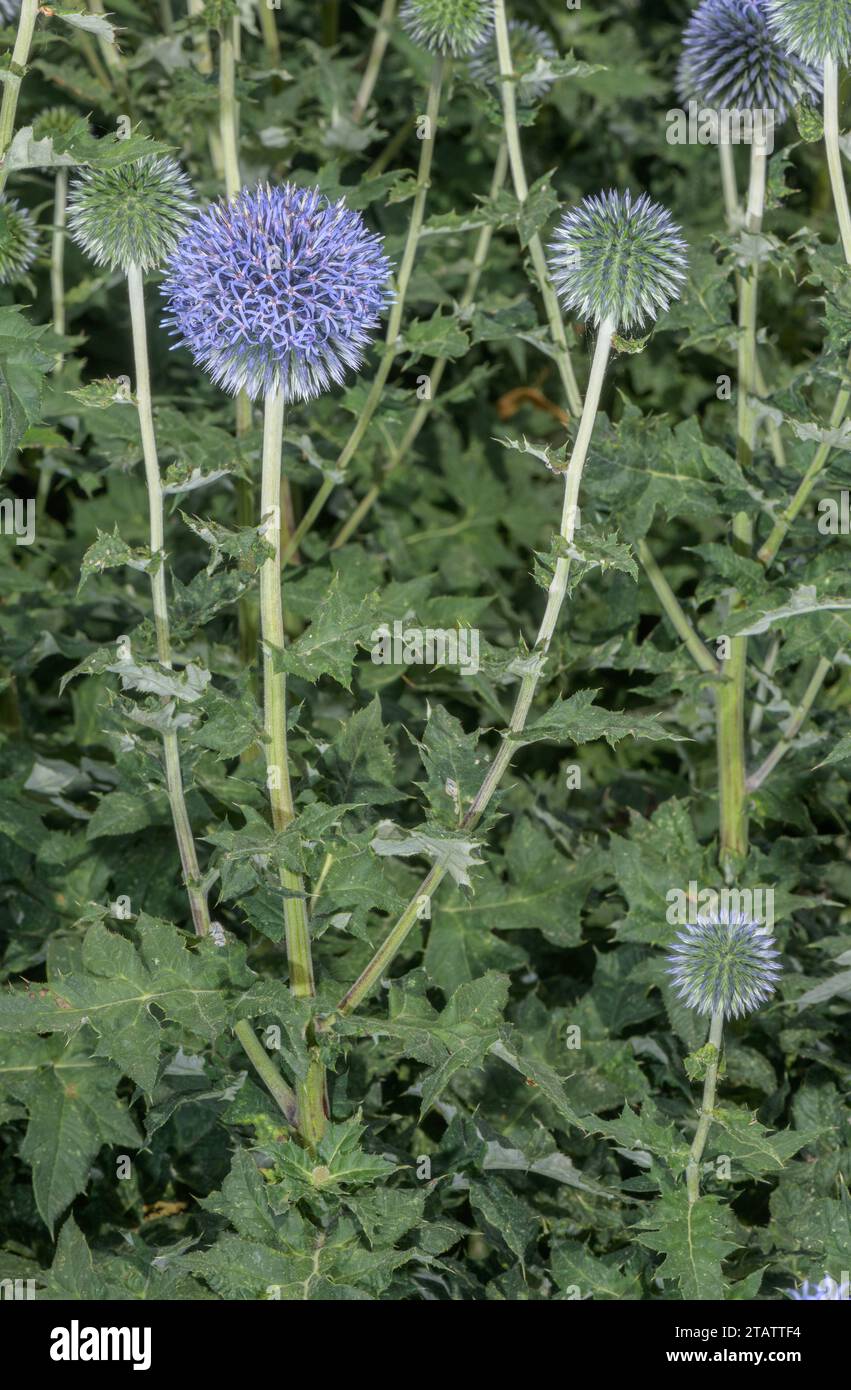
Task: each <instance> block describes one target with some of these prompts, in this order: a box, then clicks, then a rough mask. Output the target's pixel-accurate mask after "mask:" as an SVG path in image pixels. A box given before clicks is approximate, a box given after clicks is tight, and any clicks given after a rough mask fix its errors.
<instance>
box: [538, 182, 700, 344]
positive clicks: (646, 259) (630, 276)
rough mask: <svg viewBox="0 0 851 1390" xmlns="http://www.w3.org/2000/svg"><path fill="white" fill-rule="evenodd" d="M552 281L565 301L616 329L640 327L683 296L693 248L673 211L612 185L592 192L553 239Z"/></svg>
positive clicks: (560, 227)
mask: <svg viewBox="0 0 851 1390" xmlns="http://www.w3.org/2000/svg"><path fill="white" fill-rule="evenodd" d="M550 249H551V252H552V255H551V258H550V267H551V270H552V278H553V283H554V284H555V287H556V290H557V291H558V294H559V297H560V299H561V301H562V303H563V304H564V306H565V308H567V309H569V310H572V311H575V312H577V313H578V314H579V315H580V316H581V317H582V318H583V319H592V320H593V321H594V323H597V324H599V323H601V322H602V321H603V320H607V321H611V322H612V323H613V324H614V331H617V330H619V329H623V330H625V331H627V332H628V331H629V330H631V329H636V328H641V327H643V325H644V324H645V323H647V321H648V320H651V321H652V320H654V319H656V317H657V316H658V314H659V312H660V311H661V310H663V309H667V308H668V305H669V304H670V303H671V301H672V300H673V299H677V298H678V297H679V294H680V291H681V289H682V285H683V282H684V280H685V277H686V265H687V255H688V252H687V247H686V244H685V242H684V241H683V238H682V236H681V235H680V229H679V227H678V226H676V224H675V223H674V220H673V218H672V217H671V214H670V213H669V212H668V211H667V210H666V209H665V208H663V207H661V206H660V205H659V204H658V203H652V202H651V201H650V199H649V198H648V196H647V194H646V193H643V194H642V195H641V197H640V198H638V199H636V200H635V201H633V197H632V194H631V193H630V192H626V193H618V192H617V191H615V190H613V189H610V190H609V191H608V192H606V193H598V194H596V195H594V196H593V197H590V198H585V199H583V201H582V202H581V203H580V204H579V205H578V206H577V207H575V208H572V209H571V210H570V212H568V213H567V214H566V215H565V216H564V217H563V218H562V220H561V222H560V223H559V226H558V228H557V231H556V234H555V238H554V240H553V241H552V243H551V248H550Z"/></svg>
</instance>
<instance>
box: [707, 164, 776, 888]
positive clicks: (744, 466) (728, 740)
mask: <svg viewBox="0 0 851 1390" xmlns="http://www.w3.org/2000/svg"><path fill="white" fill-rule="evenodd" d="M766 169H767V151H766V149H765V146H764V145H761V144H757V143H754V144H753V145H752V146H751V166H750V181H749V185H748V203H747V208H746V212H745V229H746V231H747V232H748V233H749V235H750V236H752V237H757V236H758V235H759V233H760V232H761V230H762V219H763V213H764V209H765V181H766ZM758 295H759V262H758V260H757V259H756V257H754V258H753V260H752V261H751V263H750V265H749V266H748V267H747V270H746V271H745V272H744V273H743V274H742V275H741V276H740V278H739V337H738V365H739V370H738V389H737V395H736V400H737V426H736V460H737V462H738V465H739V468H740V469H741V471H742V473H743V474H744V476H745V477H746V478H747V477H748V476H749V475H750V472H751V468H752V464H753V457H754V448H755V443H756V411H755V409H754V397H755V396H756V389H757V372H756V326H757V307H758ZM752 545H753V522H752V521H751V518H750V516H749V515H748V514H747V512H740V513H739V514H738V515H737V516H735V517H734V518H733V546H734V549H735V550H736V551H737V552H738V553H739V554H740V555H746V556H749V555H750V553H751V548H752ZM738 604H739V597H738V595H737V594H735V593H734V594H732V595H731V598H730V611H731V613H733V612H734V611H735V609H736V607H737V605H738ZM747 652H748V644H747V638H746V637H731V638H730V655H729V657H728V659H727V660H726V661H725V662H724V666H723V676H724V679H723V681H722V683H721V684H720V685H719V688H718V691H717V706H716V711H717V733H718V803H719V859H720V863H721V868H722V870H723V872H724V875H725V877H726V878H727V880H728V881H732V879H733V878H734V877H735V873H736V870H737V868H738V865H739V864H740V862H741V860H742V859H744V857H745V856H746V854H747V850H748V810H747V807H748V801H747V788H746V785H745V779H746V768H745V703H746V696H745V681H746V676H747Z"/></svg>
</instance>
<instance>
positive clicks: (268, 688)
mask: <svg viewBox="0 0 851 1390" xmlns="http://www.w3.org/2000/svg"><path fill="white" fill-rule="evenodd" d="M389 275H390V263H389V261H388V260H387V257H386V256H385V255H384V251H383V244H382V241H381V238H380V237H379V236H376V235H375V234H374V233H371V232H370V231H369V230H368V229H367V227H366V224H365V222H364V220H363V218H362V217H361V215H360V213H358V212H354V211H352V209H350V208H348V207H347V206H346V204H345V203H344V202H343V201H342V200H341V201H340V202H337V203H330V202H329V201H328V199H327V198H326V197H325V196H324V195H323V194H322V193H321V192H320V190H319V189H318V188H298V187H296V185H294V184H285V185H284V186H283V187H279V188H271V187H269V186H268V185H259V186H258V187H257V188H255V189H252V190H244V191H243V192H242V193H240V195H239V196H238V197H237V198H234V199H233V200H232V201H231V202H226V201H224V200H220V201H219V202H217V203H214V204H213V205H212V207H210V208H208V209H207V210H206V211H205V212H203V213H201V214H199V215H198V216H197V217H196V218H195V220H194V221H193V223H192V225H191V226H190V227H189V229H188V231H187V232H186V235H185V236H184V237H183V238H182V239H181V240H180V242H179V244H178V245H177V247H176V248H175V251H174V254H173V255H172V257H171V259H170V261H169V265H168V273H167V276H166V281H165V284H164V286H163V293H164V296H165V299H166V303H167V306H168V308H167V314H166V318H165V323H166V324H167V325H168V326H169V327H170V328H171V330H172V331H173V332H174V333H175V334H176V335H177V338H178V341H179V343H181V344H185V345H186V346H188V347H189V349H190V351H191V352H192V355H193V358H194V359H195V361H196V363H198V364H199V365H200V366H202V367H203V368H204V369H205V370H206V371H207V372H208V373H209V374H210V375H211V376H212V378H213V380H214V381H216V382H218V383H219V384H220V385H221V386H223V387H224V388H225V389H226V390H229V391H233V392H235V391H238V390H244V391H246V393H247V394H248V395H249V396H250V397H251V398H252V399H255V398H256V397H257V396H259V395H261V394H262V395H263V397H264V428H263V462H262V477H261V492H260V523H261V527H262V532H263V535H264V538H265V540H266V542H267V544H269V545H270V546H271V551H272V553H271V555H270V556H269V557H268V558H267V559H266V560H265V561H264V563H263V565H262V567H261V571H260V623H261V632H262V638H263V703H264V723H265V730H266V758H267V786H268V788H269V797H270V802H271V811H272V823H273V826H274V828H275V829H276V830H284V829H286V827H287V826H288V825H289V824H290V823H291V821H292V819H293V816H294V814H295V811H294V806H293V797H292V790H291V787H290V774H289V763H288V753H287V733H286V687H285V678H284V674H283V672H282V670H281V669H280V666H279V664H278V663H277V662H276V656H275V654H276V653H278V652H280V651H281V650H282V649H283V647H284V625H283V610H282V601H281V564H282V547H281V450H282V442H283V423H284V408H285V406H286V405H287V404H288V403H290V402H292V401H305V400H309V399H311V398H312V397H315V396H317V395H319V393H320V392H322V391H325V390H327V389H328V388H329V387H330V386H331V385H332V384H333V383H335V382H336V383H339V382H341V381H342V380H343V378H344V376H345V374H346V372H347V371H348V370H351V369H355V368H357V367H358V366H360V363H361V361H362V359H363V354H364V350H365V348H366V346H367V344H368V343H369V341H370V338H371V336H372V333H373V330H374V329H375V328H376V327H377V325H378V323H379V321H380V318H381V314H382V311H383V310H384V308H385V306H386V305H387V304H388V302H389V300H390V298H391V295H390V292H389V289H388V280H389ZM394 347H395V337H394ZM361 418H363V417H361ZM280 872H281V886H282V888H283V891H284V905H283V911H284V927H285V933H286V945H287V958H288V961H289V967H290V988H291V990H292V991H293V993H294V994H296V995H298V996H300V997H303V998H309V997H310V996H312V995H313V993H314V981H313V964H312V956H311V943H310V931H309V926H308V920H307V910H306V905H305V896H304V889H303V886H302V883H301V879H300V877H299V875H298V874H296V873H294V872H293V871H292V870H291V869H289V868H286V867H282V868H281V871H280ZM324 1089H325V1087H324V1072H323V1069H322V1066H321V1063H319V1062H317V1064H316V1066H315V1067H313V1068H311V1069H310V1071H309V1073H308V1076H307V1078H306V1079H305V1081H304V1082H303V1083H301V1084H300V1087H299V1093H298V1114H299V1128H300V1132H301V1134H302V1136H303V1138H304V1139H305V1140H306V1142H308V1143H309V1144H311V1145H315V1144H316V1143H318V1141H319V1139H320V1138H321V1135H322V1132H323V1129H324V1124H325V1114H324V1104H323V1100H324Z"/></svg>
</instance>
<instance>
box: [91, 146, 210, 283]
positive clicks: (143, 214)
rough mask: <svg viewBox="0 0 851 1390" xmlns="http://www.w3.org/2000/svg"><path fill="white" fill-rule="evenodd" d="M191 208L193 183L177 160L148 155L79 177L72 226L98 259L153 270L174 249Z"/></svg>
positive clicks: (111, 264) (125, 267)
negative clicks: (191, 183)
mask: <svg viewBox="0 0 851 1390" xmlns="http://www.w3.org/2000/svg"><path fill="white" fill-rule="evenodd" d="M192 211H193V195H192V188H191V185H190V183H189V180H188V179H187V177H186V175H185V174H184V172H183V170H182V169H181V167H180V165H179V164H178V163H177V160H175V159H172V158H171V157H170V156H168V155H165V156H155V155H145V156H143V157H142V158H141V159H136V160H134V161H133V162H132V163H130V164H120V165H118V166H117V168H114V169H87V170H86V171H85V172H84V173H83V174H82V175H81V176H80V178H79V179H76V180H75V181H74V183H73V184H72V185H71V196H70V198H69V203H68V226H69V229H70V232H71V235H72V237H73V238H74V240H75V241H76V243H77V245H78V246H81V247H82V248H83V250H84V251H86V252H87V253H88V255H90V256H91V258H92V260H93V261H94V262H95V264H96V265H104V266H108V267H109V268H110V270H118V269H121V270H123V271H125V272H126V271H128V270H129V269H130V267H131V265H137V266H139V267H140V269H142V270H153V269H155V267H157V266H159V265H162V263H163V261H165V260H166V259H167V258H168V256H170V255H171V253H172V251H173V250H174V247H175V246H176V244H177V241H178V239H179V237H180V236H181V235H182V233H183V232H184V231H185V229H186V227H187V226H188V224H189V219H190V216H191V214H192Z"/></svg>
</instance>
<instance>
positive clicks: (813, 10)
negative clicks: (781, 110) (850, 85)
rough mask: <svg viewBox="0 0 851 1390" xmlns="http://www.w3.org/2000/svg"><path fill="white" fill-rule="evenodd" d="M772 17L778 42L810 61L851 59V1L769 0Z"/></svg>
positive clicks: (845, 60)
mask: <svg viewBox="0 0 851 1390" xmlns="http://www.w3.org/2000/svg"><path fill="white" fill-rule="evenodd" d="M768 20H769V24H770V25H771V29H772V32H773V33H774V34H775V35H776V37H777V39H778V41H779V42H780V43H781V44H782V45H783V46H784V47H785V48H787V49H789V51H790V52H792V53H796V54H797V55H798V57H799V58H802V59H803V60H804V62H807V63H818V64H819V66H821V67H823V66H824V62H825V59H826V58H833V59H834V61H835V62H837V63H840V64H842V65H843V66H846V67H847V65H848V62H849V59H851V0H768Z"/></svg>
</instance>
